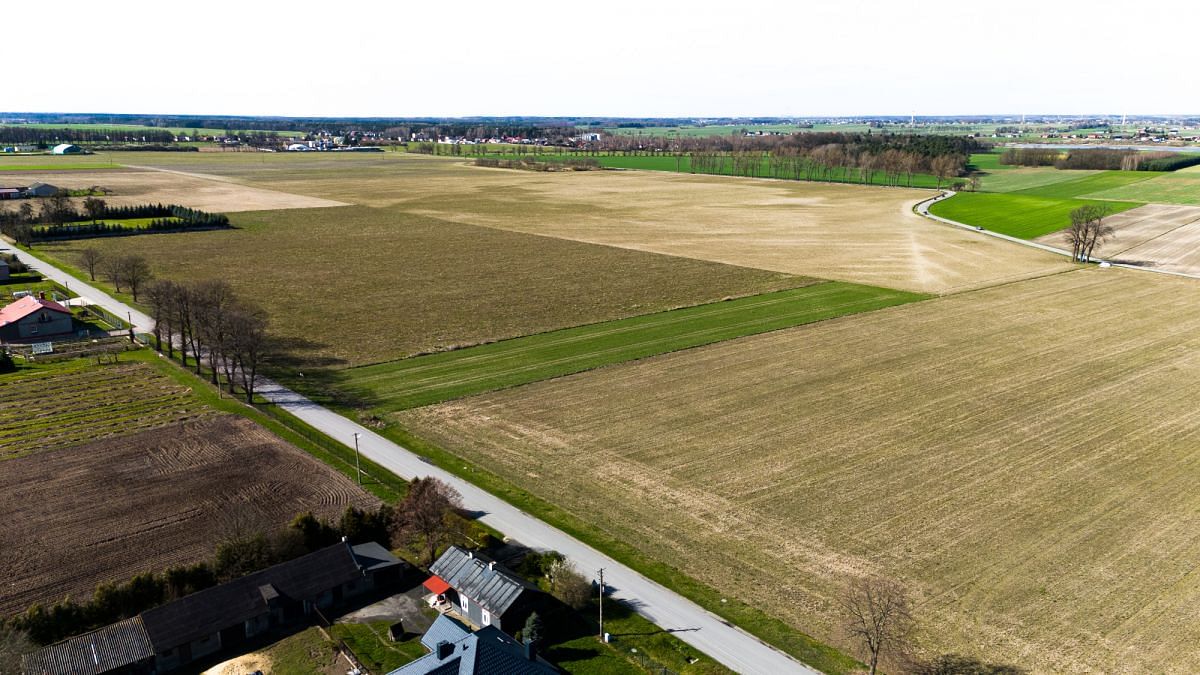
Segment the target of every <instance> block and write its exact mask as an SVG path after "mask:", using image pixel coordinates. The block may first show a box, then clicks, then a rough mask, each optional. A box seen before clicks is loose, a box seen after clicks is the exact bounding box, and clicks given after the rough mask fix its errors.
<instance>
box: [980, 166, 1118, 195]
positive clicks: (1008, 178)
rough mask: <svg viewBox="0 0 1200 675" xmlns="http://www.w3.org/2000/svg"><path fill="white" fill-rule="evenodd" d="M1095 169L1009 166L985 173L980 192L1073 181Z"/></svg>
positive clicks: (1010, 190)
mask: <svg viewBox="0 0 1200 675" xmlns="http://www.w3.org/2000/svg"><path fill="white" fill-rule="evenodd" d="M1094 173H1097V172H1095V171H1059V170H1058V169H1055V168H1052V167H1022V168H1009V169H1003V170H1000V171H996V172H994V173H988V174H985V175H984V176H983V178H982V180H981V181H980V186H979V189H980V191H982V192H1020V191H1022V190H1028V189H1030V188H1039V187H1043V186H1046V185H1052V184H1054V183H1063V182H1067V181H1074V180H1078V179H1080V178H1083V177H1086V176H1090V175H1092V174H1094Z"/></svg>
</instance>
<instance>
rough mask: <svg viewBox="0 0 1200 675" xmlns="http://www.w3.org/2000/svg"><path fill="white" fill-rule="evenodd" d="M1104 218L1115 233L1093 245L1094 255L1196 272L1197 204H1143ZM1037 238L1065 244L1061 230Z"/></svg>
mask: <svg viewBox="0 0 1200 675" xmlns="http://www.w3.org/2000/svg"><path fill="white" fill-rule="evenodd" d="M1105 222H1106V223H1108V224H1109V225H1111V226H1112V228H1113V230H1114V232H1115V234H1114V236H1113V237H1112V238H1110V239H1109V240H1108V241H1106V242H1104V243H1103V244H1102V245H1100V246H1099V247H1097V249H1096V255H1097V256H1098V257H1101V258H1109V259H1112V260H1116V261H1118V262H1123V263H1128V264H1130V265H1138V266H1142V267H1150V268H1154V269H1161V270H1165V271H1168V272H1182V273H1184V274H1200V207H1198V206H1171V205H1167V204H1147V205H1146V206H1142V207H1140V208H1136V209H1133V210H1132V211H1125V212H1123V213H1118V214H1117V215H1114V216H1109V217H1108V218H1107V219H1105ZM1037 241H1040V242H1043V243H1046V244H1050V245H1052V246H1058V247H1061V248H1065V247H1067V245H1066V244H1065V243H1064V238H1063V234H1062V233H1061V232H1055V233H1053V234H1048V235H1046V236H1044V237H1039V238H1038V239H1037Z"/></svg>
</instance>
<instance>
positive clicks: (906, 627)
mask: <svg viewBox="0 0 1200 675" xmlns="http://www.w3.org/2000/svg"><path fill="white" fill-rule="evenodd" d="M841 604H842V610H843V613H844V614H845V621H846V623H845V630H846V632H847V634H848V636H849V637H850V638H851V639H853V640H855V641H856V642H858V643H859V644H860V645H861V647H862V648H863V650H864V651H865V652H866V658H867V665H868V666H869V667H870V673H871V675H875V673H876V671H877V669H878V668H879V659H880V657H881V656H883V655H885V654H886V655H889V656H896V657H900V656H903V655H905V654H907V653H908V651H909V647H910V643H909V636H910V635H911V633H912V630H913V627H914V621H913V617H912V610H911V607H910V604H909V599H908V592H907V590H906V589H905V588H904V586H903V585H901V584H900V583H899V582H896V581H893V580H891V579H886V578H883V577H864V578H860V579H855V580H854V581H853V582H851V583H850V585H849V586H848V587H847V588H846V591H845V593H844V595H843V597H842V600H841Z"/></svg>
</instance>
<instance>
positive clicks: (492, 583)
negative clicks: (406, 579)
mask: <svg viewBox="0 0 1200 675" xmlns="http://www.w3.org/2000/svg"><path fill="white" fill-rule="evenodd" d="M429 571H430V572H433V573H434V574H436V575H437V576H439V577H441V578H442V579H443V580H445V582H446V583H448V584H450V587H451V588H453V589H454V590H455V591H457V592H458V593H459V594H460V595H466V596H467V597H469V598H470V599H471V601H472V602H475V603H476V604H478V605H479V606H481V607H483V608H484V609H486V610H487V611H489V612H491V613H492V614H494V615H496V616H500V615H502V614H504V612H505V610H507V609H508V608H509V607H511V606H512V604H513V603H514V602H516V600H517V598H518V597H520V595H521V593H523V592H525V591H526V590H531V591H537V590H538V589H537V587H535V586H533V585H532V584H530V583H528V582H526V581H525V580H523V579H521V578H520V577H517V576H516V575H514V574H513V573H511V572H509V571H508V570H506V569H504V567H502V566H500V565H497V564H495V563H493V562H491V561H488V560H484V559H483V558H480V557H479V556H477V555H475V554H473V553H471V552H470V551H466V550H463V549H461V548H459V547H457V546H451V547H450V548H449V549H447V550H446V552H445V553H443V554H442V557H440V558H438V559H437V562H435V563H433V566H432V567H430V568H429Z"/></svg>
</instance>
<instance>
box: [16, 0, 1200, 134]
mask: <svg viewBox="0 0 1200 675" xmlns="http://www.w3.org/2000/svg"><path fill="white" fill-rule="evenodd" d="M103 4H104V7H103V11H98V10H97V5H95V3H92V2H89V3H86V4H85V3H83V2H79V1H78V0H67V1H66V2H60V3H58V4H56V5H55V12H54V15H55V16H56V17H61V19H58V20H47V21H44V22H39V23H38V24H37V26H36V29H29V30H26V29H22V30H18V31H5V35H4V36H3V38H2V39H0V56H2V57H3V61H4V62H5V63H8V64H9V65H10V67H15V66H18V65H19V66H20V67H19V68H18V69H17V70H19V72H21V73H22V77H21V78H19V79H17V80H13V79H11V78H10V79H9V80H8V81H7V83H6V84H5V85H4V87H3V89H2V90H0V110H3V111H9V112H16V111H21V112H108V113H152V114H201V115H280V116H333V117H340V116H379V117H407V116H451V117H460V116H472V115H542V116H622V117H706V116H707V117H717V116H798V117H818V116H855V115H909V114H916V115H977V114H1021V113H1027V114H1064V115H1070V114H1101V113H1103V114H1115V115H1119V114H1124V113H1128V114H1131V115H1133V114H1138V113H1142V114H1151V113H1157V114H1200V86H1197V75H1196V73H1197V71H1196V69H1195V67H1194V64H1195V63H1197V62H1200V60H1198V59H1197V56H1196V54H1195V50H1194V47H1193V46H1192V45H1193V44H1194V35H1195V32H1196V31H1197V30H1198V29H1200V1H1198V0H1187V1H1181V0H1167V1H1162V0H1160V1H1157V2H1155V3H1153V4H1152V5H1147V4H1139V3H1130V2H1111V1H1109V0H1039V1H1032V0H1011V1H1008V2H992V1H990V0H984V1H979V0H974V1H972V2H956V3H950V2H946V1H945V0H939V1H938V2H927V1H924V0H910V1H909V2H907V3H904V2H894V1H892V2H883V1H880V0H822V1H820V2H806V1H803V0H794V1H793V2H769V1H768V2H761V1H760V2H743V3H737V2H720V3H716V2H712V3H704V2H698V1H695V0H693V1H691V2H657V1H655V0H642V1H640V2H629V1H626V0H610V1H608V2H588V3H574V2H566V1H559V2H542V1H540V0H539V1H527V0H505V1H503V2H497V1H496V0H491V1H488V2H482V1H455V0H449V1H445V2H440V3H432V4H429V3H420V4H417V3H410V2H403V1H400V2H382V1H381V2H374V3H369V2H362V1H360V0H342V1H341V2H336V3H332V2H321V3H315V2H302V1H301V2H260V1H257V0H243V1H242V2H227V1H225V0H219V1H205V0H194V1H193V2H189V3H176V2H169V3H163V2H157V1H156V2H143V1H140V0H139V1H130V0H114V1H110V2H107V3H103Z"/></svg>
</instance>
